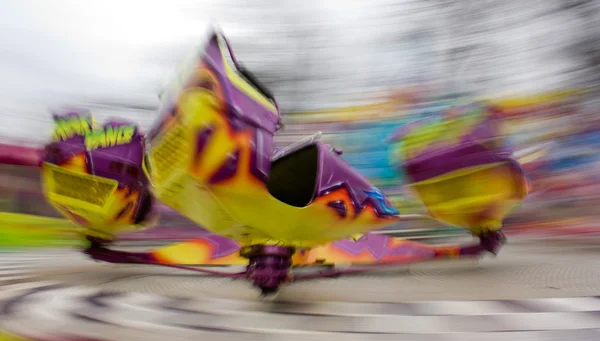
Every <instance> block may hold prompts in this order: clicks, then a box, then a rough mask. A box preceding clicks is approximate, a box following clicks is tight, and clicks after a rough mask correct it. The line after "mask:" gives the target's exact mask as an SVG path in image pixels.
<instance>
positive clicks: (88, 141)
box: [85, 125, 136, 150]
mask: <svg viewBox="0 0 600 341" xmlns="http://www.w3.org/2000/svg"><path fill="white" fill-rule="evenodd" d="M135 129H136V126H135V125H128V126H119V127H112V126H108V127H105V128H104V129H96V130H93V131H91V132H89V133H88V134H87V135H85V146H86V148H87V149H88V150H93V149H97V148H108V147H114V146H118V145H123V144H128V143H131V140H132V138H133V134H134V133H135Z"/></svg>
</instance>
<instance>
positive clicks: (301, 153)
mask: <svg viewBox="0 0 600 341" xmlns="http://www.w3.org/2000/svg"><path fill="white" fill-rule="evenodd" d="M318 171H319V148H318V146H317V145H316V144H311V145H308V146H306V147H304V148H301V149H298V150H296V151H294V152H292V153H290V154H288V155H285V156H283V157H281V158H279V159H276V160H275V161H273V163H272V165H271V173H270V174H269V179H268V181H267V189H268V190H269V193H271V195H272V196H273V197H275V198H276V199H277V200H279V201H281V202H283V203H286V204H288V205H290V206H295V207H305V206H307V205H309V204H310V203H311V202H312V201H313V199H314V197H315V192H316V185H317V175H318V174H317V173H318Z"/></svg>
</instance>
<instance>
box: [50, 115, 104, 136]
mask: <svg viewBox="0 0 600 341" xmlns="http://www.w3.org/2000/svg"><path fill="white" fill-rule="evenodd" d="M54 122H55V123H56V126H55V128H54V132H53V134H52V140H53V141H55V142H56V141H65V140H67V139H70V138H72V137H74V136H85V135H87V134H89V133H90V132H91V131H92V129H93V125H94V119H93V117H92V115H90V114H88V115H82V116H73V117H66V118H55V120H54Z"/></svg>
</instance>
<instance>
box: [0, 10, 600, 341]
mask: <svg viewBox="0 0 600 341" xmlns="http://www.w3.org/2000/svg"><path fill="white" fill-rule="evenodd" d="M598 20H600V2H598V1H592V0H570V1H563V0H544V1H523V0H378V1H372V2H366V1H358V0H305V1H294V0H279V1H276V0H270V1H267V0H253V1H249V0H169V1H167V0H153V1H141V0H104V1H75V0H54V1H51V2H50V1H42V0H3V1H2V10H0V32H2V35H0V75H2V81H0V115H1V116H0V117H1V119H0V159H1V160H2V163H0V305H1V308H2V313H0V315H1V316H0V341H3V340H7V341H8V340H11V341H29V339H26V338H25V337H23V338H21V337H19V336H17V335H18V334H23V335H27V336H36V337H37V338H36V339H35V340H37V341H42V340H48V341H51V340H61V341H66V340H70V339H68V338H67V335H72V336H75V335H76V334H81V336H82V337H83V336H86V337H93V338H101V339H105V340H115V341H116V340H145V341H148V340H154V339H157V340H158V339H160V340H179V339H181V340H183V339H186V340H187V339H191V338H202V339H208V340H210V339H219V340H226V339H227V340H228V339H233V338H235V339H236V340H239V339H240V333H241V334H243V335H242V338H244V339H247V340H253V339H257V340H258V339H259V338H260V339H261V340H264V339H265V337H266V335H265V334H270V335H269V337H270V339H273V340H275V339H283V338H284V337H285V339H286V340H296V339H298V340H299V339H300V338H302V339H303V340H305V339H306V334H311V335H310V336H312V337H314V338H315V339H327V340H331V339H334V340H337V339H340V340H341V339H344V340H355V339H356V340H358V339H364V338H363V337H362V336H364V334H360V333H371V334H378V335H377V337H379V339H381V340H384V339H390V340H398V339H399V335H400V336H401V335H405V334H410V336H408V338H409V339H419V340H429V339H432V340H433V339H436V340H440V339H445V337H448V339H450V337H451V336H450V334H455V333H461V335H460V337H461V339H465V340H471V339H475V338H477V339H484V338H486V337H487V336H489V337H490V338H494V337H495V338H496V339H497V340H509V339H510V340H546V339H550V338H557V339H558V338H560V339H565V340H567V339H578V340H597V339H599V334H598V333H599V332H598V331H599V330H600V325H599V324H598V320H597V318H594V314H597V312H598V311H600V306H598V301H597V299H595V298H594V296H598V295H600V287H599V286H598V283H600V268H599V265H598V262H597V261H595V262H594V261H593V260H594V259H595V257H596V256H597V255H596V254H595V253H596V251H597V250H596V249H597V245H598V242H599V241H600V224H599V223H598V222H599V219H600V217H599V214H598V210H597V207H598V205H599V204H600V196H599V194H598V193H600V178H599V175H598V174H600V154H599V153H598V149H599V148H600V115H598V111H599V110H600V97H599V92H598V86H599V85H600V68H599V65H600V39H599V38H598V37H600V25H598ZM212 25H215V26H218V27H220V29H221V30H222V31H223V32H224V33H225V34H226V35H227V36H228V38H229V39H230V40H231V43H232V44H233V45H234V46H235V50H236V53H237V55H238V57H239V59H240V60H242V61H243V62H244V63H245V64H246V66H247V67H248V68H249V69H251V70H252V71H253V73H254V74H256V76H257V78H258V79H260V81H261V83H264V84H266V85H267V86H268V87H269V88H270V89H271V90H272V91H273V92H274V95H275V97H277V100H278V102H279V104H280V107H281V112H282V115H281V117H282V121H283V123H284V124H285V129H283V130H282V131H280V132H278V134H277V135H276V137H275V143H276V146H277V147H282V146H288V145H290V144H291V143H293V142H296V141H299V140H300V139H301V138H304V137H306V136H309V135H311V134H313V133H315V132H316V131H322V132H323V135H322V136H323V137H322V140H323V142H325V143H328V144H331V145H333V146H334V147H335V148H339V149H341V150H343V152H344V153H343V155H342V157H343V158H344V159H345V160H346V161H347V162H348V163H349V164H350V165H351V166H352V167H353V168H355V169H357V170H358V171H359V172H360V173H362V174H363V175H364V176H365V177H366V178H368V180H369V181H370V182H372V183H373V184H374V185H375V186H377V187H378V188H379V189H381V191H382V192H383V193H385V195H386V196H387V197H388V198H390V199H391V201H392V203H393V204H394V206H396V207H398V209H399V211H400V213H401V214H415V215H416V214H427V213H428V212H427V208H426V207H424V206H423V204H422V203H421V202H420V201H419V200H417V197H416V196H415V193H413V192H411V190H410V188H409V187H408V186H405V185H406V183H407V179H406V175H405V174H402V173H399V172H398V169H397V168H396V167H395V165H398V164H399V162H398V156H399V154H400V153H397V152H396V149H395V147H393V146H392V145H390V144H389V143H388V141H389V138H390V137H391V135H392V134H393V132H395V131H397V130H398V128H400V127H401V126H404V125H406V124H408V123H411V122H414V121H416V120H420V119H427V118H431V117H434V116H435V115H437V114H439V113H440V112H442V111H445V112H451V111H446V110H448V109H450V108H453V107H455V106H456V105H464V104H469V103H473V102H476V101H487V102H488V103H489V104H490V105H491V106H493V107H494V108H496V110H497V115H498V118H499V120H500V121H501V126H502V132H501V135H503V136H504V137H505V138H506V139H507V140H508V141H509V143H510V145H511V147H512V149H513V150H514V151H515V153H514V154H515V157H516V158H517V159H518V160H519V162H520V163H522V164H523V168H524V170H525V172H526V173H527V177H528V180H529V182H530V184H531V192H530V194H529V196H528V197H527V199H526V200H525V201H524V202H523V204H522V205H520V206H519V207H518V208H517V209H516V210H515V211H513V212H512V213H511V214H510V215H509V216H508V217H507V219H506V220H505V221H504V231H505V233H506V234H507V235H508V238H509V242H510V243H509V245H508V246H507V247H506V248H505V249H504V250H503V253H502V254H500V255H499V256H498V258H497V259H496V260H494V261H487V260H486V261H483V262H482V263H481V264H477V265H474V264H471V263H468V264H462V263H461V264H460V265H458V264H455V263H452V264H450V265H448V264H446V263H442V264H438V263H436V264H427V265H423V268H421V267H412V266H411V268H410V271H398V272H394V273H393V274H392V275H390V274H385V275H383V274H372V275H368V276H356V277H348V278H345V279H341V280H323V281H317V282H314V283H302V282H301V283H298V284H294V285H292V286H290V287H288V288H286V289H285V290H283V292H282V293H281V294H280V296H279V302H275V303H269V302H264V301H258V300H257V299H256V295H255V294H256V293H255V292H253V291H251V290H250V289H249V287H247V286H245V284H239V283H237V282H230V281H227V280H222V279H216V280H214V279H210V280H209V279H206V278H205V277H203V276H182V275H181V273H179V272H175V271H171V270H163V269H156V270H153V269H148V268H146V267H140V266H125V267H113V266H106V265H99V264H95V263H93V262H92V261H90V260H87V259H85V258H84V256H83V255H81V254H79V253H77V252H75V251H74V250H73V249H71V247H77V246H81V245H82V244H83V242H82V241H81V240H80V238H79V232H80V230H78V229H77V228H74V227H73V225H71V224H69V223H67V222H66V221H64V220H62V219H58V218H59V215H58V214H57V212H56V211H55V210H54V209H53V208H52V207H51V206H50V205H49V204H48V203H47V202H46V201H45V200H44V198H43V196H42V191H41V183H40V169H39V168H38V165H39V162H40V155H41V148H42V146H43V144H44V143H46V142H47V141H49V140H50V139H51V128H52V125H53V122H52V117H51V115H49V114H48V111H49V110H54V109H56V108H61V107H63V106H80V107H85V108H88V109H90V110H91V111H92V112H93V114H94V117H95V118H96V119H97V120H98V121H99V122H105V121H107V120H109V118H114V117H120V118H122V119H125V120H128V121H132V122H135V123H136V124H139V125H140V127H141V129H142V130H143V132H147V130H148V128H149V127H150V125H151V124H152V122H154V121H155V120H156V118H157V113H158V105H159V99H158V94H160V93H161V92H162V90H164V88H165V86H166V84H167V80H168V79H170V78H171V77H172V75H173V73H174V72H177V70H181V65H182V64H181V61H182V60H189V59H190V57H193V56H194V53H196V51H197V49H198V48H199V47H201V46H202V45H203V44H204V42H205V40H206V38H207V36H206V34H207V31H208V28H209V27H210V26H212ZM528 189H529V188H528ZM386 205H387V204H386ZM158 210H159V211H160V212H161V217H160V221H159V223H158V225H157V226H156V227H155V228H152V229H149V230H146V231H142V232H136V233H127V234H124V235H121V236H119V238H120V239H119V242H120V243H121V246H123V248H126V249H131V250H139V249H148V248H151V247H155V246H156V244H160V245H162V244H164V243H166V241H167V240H168V241H183V240H187V239H191V238H199V237H202V236H205V235H206V231H204V230H202V229H199V228H197V227H196V226H195V225H194V224H193V223H192V222H191V221H190V220H188V219H186V218H184V217H182V216H181V215H179V214H177V213H176V212H174V211H173V210H171V209H169V208H167V207H166V206H164V205H160V204H159V207H158ZM380 232H382V233H390V234H393V235H394V236H397V237H402V238H406V239H414V240H418V241H422V242H423V241H427V242H431V243H436V244H437V243H446V242H448V243H450V242H453V241H454V240H455V239H460V240H462V238H467V239H468V238H470V235H468V234H467V232H466V231H465V230H464V229H463V228H457V227H454V226H443V225H442V224H441V223H439V222H436V221H433V220H431V221H430V220H423V221H418V220H416V221H402V222H400V223H398V224H396V225H394V226H392V227H390V228H389V229H387V230H386V231H380ZM34 248H35V249H34ZM38 248H39V249H38ZM465 288H469V290H465ZM140 292H142V293H140ZM163 295H164V296H163ZM564 296H573V297H574V298H570V299H565V298H562V297H564ZM174 297H179V298H180V299H176V298H174ZM527 297H536V298H543V299H540V300H529V299H525V300H523V299H524V298H527ZM182 298H183V299H182ZM431 300H435V301H431ZM463 300H465V301H463ZM472 300H477V301H472ZM347 301H354V302H353V303H349V302H347ZM367 301H368V302H371V303H364V302H367ZM361 302H363V303H361ZM374 302H376V303H374ZM391 302H393V304H390V303H391ZM407 302H409V303H407ZM11 305H12V308H11V309H12V310H11V309H9V308H10V307H11ZM7 307H8V308H7ZM530 313H532V314H530ZM289 314H295V315H294V316H292V317H290V316H289ZM61 328H62V329H61ZM3 330H5V331H7V332H8V333H6V334H3V333H2V332H1V331H3ZM27 332H31V333H27ZM58 332H60V333H58ZM436 333H437V334H436ZM483 333H488V335H485V334H483ZM13 334H14V335H13ZM55 334H56V335H55ZM416 334H419V335H418V337H417V336H416ZM434 334H435V335H434ZM371 337H375V336H373V335H369V338H371ZM77 340H80V341H83V340H89V339H85V338H82V339H77Z"/></svg>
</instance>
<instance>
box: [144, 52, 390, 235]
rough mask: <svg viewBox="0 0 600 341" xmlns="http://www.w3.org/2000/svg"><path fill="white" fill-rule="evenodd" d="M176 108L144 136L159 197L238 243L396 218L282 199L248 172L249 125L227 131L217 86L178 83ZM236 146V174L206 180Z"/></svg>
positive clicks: (360, 229)
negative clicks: (202, 137)
mask: <svg viewBox="0 0 600 341" xmlns="http://www.w3.org/2000/svg"><path fill="white" fill-rule="evenodd" d="M223 59H224V58H223ZM197 72H198V73H200V74H199V75H196V76H197V77H208V75H203V74H202V73H210V71H208V70H207V69H199V70H197ZM226 76H227V77H228V79H229V80H230V81H231V82H232V83H233V84H234V86H236V87H238V88H240V89H242V90H243V91H245V92H246V93H247V94H249V95H251V96H252V97H253V98H255V99H257V102H259V103H261V105H263V106H264V107H265V109H267V110H269V111H270V112H271V113H272V114H273V115H277V110H276V109H275V107H274V106H273V105H272V104H270V102H269V101H268V100H267V99H266V98H264V97H263V96H261V95H260V94H259V93H258V92H257V91H256V90H254V89H253V88H252V87H251V86H250V85H248V84H246V83H245V81H244V80H243V79H241V78H240V77H239V76H237V75H235V73H232V72H231V71H228V72H227V74H226ZM213 78H214V77H213ZM260 98H262V99H260ZM258 99H260V100H258ZM177 108H178V112H177V119H176V120H174V121H173V122H172V123H171V124H169V125H168V126H166V127H165V128H164V130H163V131H162V132H161V133H160V134H158V136H157V137H156V138H155V139H153V140H152V141H150V146H151V147H150V150H149V167H147V170H148V171H149V172H150V173H151V180H152V184H153V189H154V192H155V194H156V196H157V198H158V199H159V200H161V201H162V202H163V203H165V204H166V205H168V206H170V207H172V208H174V209H175V210H177V211H179V212H180V213H182V214H183V215H184V216H186V217H188V218H190V219H191V220H193V221H195V222H196V223H198V224H199V225H201V226H203V227H205V228H207V229H208V230H210V231H212V232H215V233H218V234H220V235H223V236H226V237H229V238H231V239H234V240H236V241H238V242H240V243H242V244H247V243H273V242H277V243H281V244H288V245H295V246H312V245H318V244H323V243H326V242H329V241H333V240H337V239H341V238H349V237H350V236H352V235H354V234H357V233H364V232H367V231H369V230H372V229H374V228H381V227H384V226H386V225H389V224H392V223H393V222H394V221H393V220H392V219H380V218H377V217H376V216H375V214H374V213H372V212H371V211H369V210H367V211H366V212H364V213H363V214H361V215H359V216H358V217H354V215H348V217H346V218H342V217H340V216H339V214H338V213H337V212H336V211H335V210H333V209H331V208H330V207H328V206H327V203H326V202H325V201H316V202H314V203H312V204H311V205H309V206H307V207H302V208H301V207H292V206H289V205H287V204H284V203H282V202H280V201H279V200H277V199H275V198H273V197H272V196H271V195H270V193H269V192H268V190H267V188H266V186H265V184H263V183H262V182H260V181H259V180H258V179H256V178H255V177H254V176H253V175H252V174H251V173H250V163H251V160H250V157H251V150H252V148H253V146H252V134H253V131H252V130H253V129H254V128H247V129H246V130H242V131H232V130H231V128H230V125H229V121H228V116H227V115H226V114H225V109H223V108H222V107H221V101H220V99H219V98H218V97H217V95H216V94H215V92H213V91H208V90H206V89H200V88H187V89H183V91H181V92H180V95H179V97H178V101H177ZM207 127H210V128H211V130H212V134H211V137H210V140H209V141H208V143H207V145H206V146H205V147H204V150H203V152H202V154H201V155H200V156H199V158H198V160H197V161H194V152H195V145H196V137H197V134H198V132H200V131H202V130H204V129H206V128H207ZM263 133H264V134H267V132H266V131H263ZM236 150H239V151H240V157H239V163H238V165H239V167H238V170H237V173H236V174H235V175H234V176H233V177H232V178H230V179H228V180H226V181H223V182H221V183H218V184H216V185H211V184H209V181H208V180H209V178H210V177H211V176H212V175H213V174H215V172H217V170H218V169H219V168H220V167H221V166H222V165H223V163H224V162H225V161H226V160H227V159H228V157H229V155H231V154H232V153H234V152H235V151H236Z"/></svg>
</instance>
